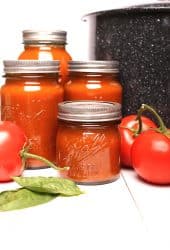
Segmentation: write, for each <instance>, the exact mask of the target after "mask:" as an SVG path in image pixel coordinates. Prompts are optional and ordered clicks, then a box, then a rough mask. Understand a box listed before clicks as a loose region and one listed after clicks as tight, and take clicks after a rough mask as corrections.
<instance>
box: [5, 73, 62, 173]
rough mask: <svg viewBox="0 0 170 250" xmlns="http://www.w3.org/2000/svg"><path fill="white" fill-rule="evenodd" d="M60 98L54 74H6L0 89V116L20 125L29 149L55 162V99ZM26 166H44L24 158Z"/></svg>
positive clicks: (60, 93)
mask: <svg viewBox="0 0 170 250" xmlns="http://www.w3.org/2000/svg"><path fill="white" fill-rule="evenodd" d="M62 100H63V88H62V87H61V86H60V85H59V84H57V80H56V74H53V75H50V74H32V75H29V76H28V74H27V75H25V76H23V74H22V75H18V74H16V75H13V76H10V77H9V76H7V79H6V83H5V85H3V86H2V89H1V103H2V104H1V118H2V120H8V121H12V122H15V123H16V124H17V125H19V126H20V127H21V128H23V130H24V131H25V134H26V136H27V138H28V140H29V146H28V150H29V152H30V153H33V154H37V155H40V156H43V157H45V158H47V159H48V160H50V161H52V162H55V154H56V143H55V137H56V131H57V103H59V102H61V101H62ZM9 154H10V152H9ZM27 166H28V167H30V168H37V167H38V168H39V167H45V166H44V163H43V162H39V161H37V160H35V159H30V160H28V161H27Z"/></svg>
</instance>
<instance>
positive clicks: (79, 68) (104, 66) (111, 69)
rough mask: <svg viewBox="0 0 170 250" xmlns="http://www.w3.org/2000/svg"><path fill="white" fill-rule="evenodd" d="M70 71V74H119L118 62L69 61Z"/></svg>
mask: <svg viewBox="0 0 170 250" xmlns="http://www.w3.org/2000/svg"><path fill="white" fill-rule="evenodd" d="M68 70H69V71H70V72H89V73H99V72H100V73H118V72H119V62H118V61H100V60H95V61H94V60H92V61H69V63H68Z"/></svg>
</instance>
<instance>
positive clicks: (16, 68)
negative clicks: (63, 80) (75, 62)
mask: <svg viewBox="0 0 170 250" xmlns="http://www.w3.org/2000/svg"><path fill="white" fill-rule="evenodd" d="M3 64H4V73H5V74H20V73H58V72H59V61H58V60H53V61H40V60H6V61H3Z"/></svg>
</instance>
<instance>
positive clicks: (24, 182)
mask: <svg viewBox="0 0 170 250" xmlns="http://www.w3.org/2000/svg"><path fill="white" fill-rule="evenodd" d="M13 179H14V180H15V181H16V182H17V183H18V184H19V185H20V186H22V187H25V188H27V189H29V190H32V191H36V192H40V193H49V194H60V195H64V196H73V195H80V194H82V193H83V192H82V191H81V190H80V188H79V187H78V186H77V185H76V184H75V182H73V181H71V180H68V179H65V178H59V177H43V176H39V177H13Z"/></svg>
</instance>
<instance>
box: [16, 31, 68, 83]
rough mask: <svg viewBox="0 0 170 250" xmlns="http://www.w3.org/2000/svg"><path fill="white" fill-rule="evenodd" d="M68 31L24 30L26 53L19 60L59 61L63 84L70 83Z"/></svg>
mask: <svg viewBox="0 0 170 250" xmlns="http://www.w3.org/2000/svg"><path fill="white" fill-rule="evenodd" d="M66 36H67V33H66V31H62V30H54V31H39V30H24V31H23V43H24V51H23V52H22V53H21V54H20V55H19V57H18V59H19V60H25V59H26V60H27V59H28V60H59V61H60V73H61V79H60V82H61V84H64V83H65V82H67V81H68V69H67V64H68V61H69V60H71V56H70V54H69V53H68V52H67V50H66Z"/></svg>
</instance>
